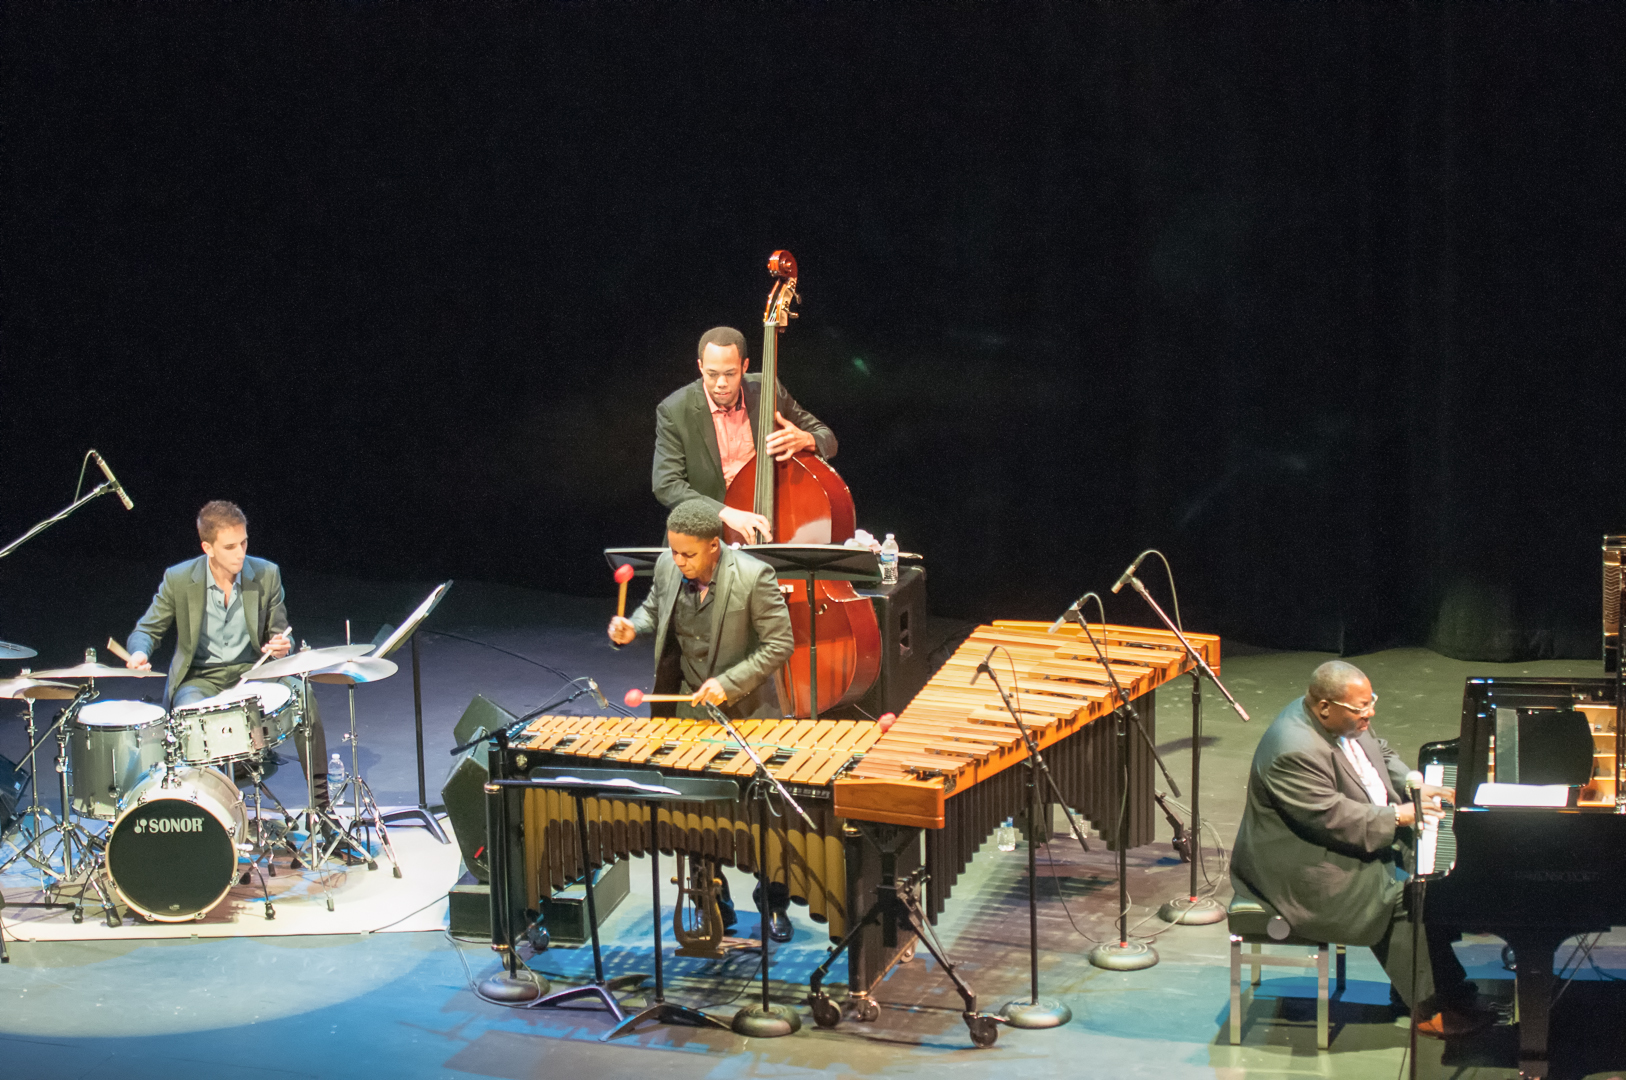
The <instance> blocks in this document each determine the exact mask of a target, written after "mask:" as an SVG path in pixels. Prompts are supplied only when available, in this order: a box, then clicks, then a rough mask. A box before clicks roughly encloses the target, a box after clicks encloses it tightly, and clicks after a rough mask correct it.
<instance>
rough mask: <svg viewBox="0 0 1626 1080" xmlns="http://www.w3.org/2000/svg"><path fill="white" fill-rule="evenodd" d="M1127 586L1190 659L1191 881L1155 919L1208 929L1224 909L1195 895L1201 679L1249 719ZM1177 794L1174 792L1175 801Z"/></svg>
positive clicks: (1147, 596) (1142, 588)
mask: <svg viewBox="0 0 1626 1080" xmlns="http://www.w3.org/2000/svg"><path fill="white" fill-rule="evenodd" d="M1128 578H1129V584H1130V585H1131V586H1133V587H1134V589H1135V591H1136V592H1138V593H1140V596H1141V599H1142V600H1145V601H1146V604H1147V606H1148V607H1150V608H1151V609H1152V612H1153V614H1155V615H1156V616H1157V618H1158V621H1159V622H1161V623H1162V624H1163V625H1164V626H1166V627H1168V629H1169V632H1170V633H1171V634H1173V635H1174V636H1175V638H1176V639H1178V640H1179V642H1180V645H1181V647H1182V648H1184V649H1185V650H1186V655H1187V656H1189V657H1190V658H1191V661H1192V669H1191V841H1190V842H1191V881H1190V883H1189V888H1188V889H1187V892H1186V895H1185V896H1182V897H1178V898H1176V899H1174V900H1170V901H1169V902H1168V903H1166V904H1164V905H1163V906H1162V907H1160V908H1158V910H1157V917H1158V918H1160V919H1162V920H1163V921H1164V922H1168V923H1179V924H1181V925H1182V926H1207V925H1209V924H1211V923H1217V922H1224V921H1225V908H1224V907H1222V906H1221V905H1220V904H1219V902H1218V901H1216V900H1215V899H1214V898H1213V897H1211V896H1201V897H1200V896H1198V895H1197V870H1198V863H1199V862H1201V860H1202V853H1203V819H1202V807H1201V801H1202V760H1203V676H1204V675H1207V676H1208V677H1209V678H1210V679H1212V680H1214V685H1215V686H1217V687H1219V692H1220V693H1221V694H1223V695H1224V696H1225V700H1226V701H1228V702H1230V704H1231V708H1233V709H1235V710H1236V714H1237V715H1238V716H1240V717H1242V719H1243V720H1244V721H1246V720H1248V719H1250V717H1249V716H1248V710H1246V709H1244V708H1243V707H1242V705H1241V703H1240V702H1238V701H1237V699H1236V698H1234V697H1232V696H1231V692H1230V691H1229V690H1227V689H1226V688H1225V684H1224V683H1222V682H1220V677H1219V676H1218V675H1217V674H1215V672H1214V669H1213V668H1211V667H1209V666H1208V661H1207V660H1205V659H1203V654H1202V653H1201V652H1199V651H1198V650H1197V648H1196V647H1195V646H1193V645H1192V644H1191V641H1190V640H1189V639H1188V638H1187V637H1186V635H1185V634H1184V633H1183V632H1182V631H1181V629H1180V627H1179V626H1178V625H1176V624H1175V622H1174V620H1172V619H1170V618H1169V616H1168V614H1167V613H1166V612H1164V610H1163V609H1162V608H1161V607H1160V606H1158V602H1157V601H1156V600H1153V599H1152V594H1151V593H1149V592H1147V591H1146V585H1145V584H1144V583H1143V582H1142V581H1141V580H1140V578H1138V577H1136V576H1135V575H1134V574H1133V573H1130V574H1129V575H1128ZM1179 795H1180V793H1179V792H1178V791H1176V792H1175V796H1176V797H1177V798H1178V797H1179Z"/></svg>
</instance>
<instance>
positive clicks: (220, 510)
mask: <svg viewBox="0 0 1626 1080" xmlns="http://www.w3.org/2000/svg"><path fill="white" fill-rule="evenodd" d="M198 539H199V540H200V541H201V542H202V546H203V554H202V555H201V556H199V557H197V558H195V559H188V560H187V561H186V562H183V563H177V564H176V565H174V566H172V567H170V568H169V569H168V570H166V571H164V579H163V581H161V582H159V584H158V592H157V594H156V595H154V596H153V598H152V603H151V604H150V605H149V606H148V608H147V613H146V614H145V615H143V616H142V617H141V621H140V622H139V623H137V624H136V628H135V630H134V631H133V632H131V634H130V639H129V641H128V642H126V644H125V648H127V649H128V650H129V652H130V659H129V660H128V661H127V662H126V663H125V666H126V667H131V668H140V669H143V670H150V669H151V668H152V662H151V659H150V658H151V656H152V654H153V651H154V650H155V649H156V648H157V647H158V643H159V642H160V641H162V640H163V637H164V635H165V634H166V633H168V632H169V628H170V627H171V626H173V627H175V635H176V638H177V641H176V646H175V656H174V658H173V659H172V660H171V661H170V662H169V682H168V683H167V684H166V686H165V691H164V699H165V702H166V705H167V706H168V707H169V708H180V707H181V706H185V705H192V704H195V703H197V702H199V701H202V700H204V699H205V698H211V697H214V696H215V695H216V694H219V693H221V692H222V691H224V690H226V689H228V688H230V687H233V686H236V685H237V681H238V679H240V678H241V677H242V675H243V673H244V672H246V671H247V670H248V669H249V668H250V667H252V666H253V664H254V661H255V660H256V659H257V658H258V657H260V656H261V655H264V654H269V655H270V656H271V657H273V658H280V657H283V656H287V655H288V652H289V650H290V649H292V648H293V640H292V636H291V634H290V633H289V630H288V610H287V608H286V606H285V605H284V603H283V592H282V571H280V570H278V569H277V564H276V563H273V562H267V561H266V560H264V559H254V558H250V557H249V554H248V518H247V517H246V516H244V514H243V511H242V510H240V509H238V508H237V506H236V504H234V503H229V502H225V501H223V500H216V501H214V502H211V503H209V504H207V505H206V506H204V508H203V509H202V510H200V511H198ZM298 685H299V684H298V683H297V682H291V686H292V687H293V688H294V689H295V690H296V691H297V689H298ZM304 716H305V722H306V723H307V724H309V725H310V749H309V755H310V756H309V758H308V759H307V757H306V753H307V751H306V747H305V736H304V734H303V733H299V734H296V735H295V736H294V740H293V741H294V745H295V746H296V747H297V748H298V751H299V763H300V765H301V766H302V767H305V768H307V769H308V768H309V765H310V762H311V761H315V762H316V763H317V769H316V775H315V789H316V805H317V806H319V807H321V808H323V809H324V810H325V809H326V808H327V807H328V785H327V769H326V766H325V764H324V763H325V762H326V761H327V735H326V733H325V732H324V731H323V730H322V718H321V714H320V713H319V712H318V711H317V708H316V700H315V698H314V696H313V697H312V698H311V699H310V700H308V701H307V702H306V703H305V709H304Z"/></svg>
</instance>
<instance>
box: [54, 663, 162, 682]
mask: <svg viewBox="0 0 1626 1080" xmlns="http://www.w3.org/2000/svg"><path fill="white" fill-rule="evenodd" d="M28 677H29V678H31V679H162V678H164V677H165V674H164V672H162V671H138V670H137V669H135V668H127V667H108V666H107V665H106V664H75V665H74V666H73V667H64V668H52V669H51V670H50V671H31V672H29V673H28Z"/></svg>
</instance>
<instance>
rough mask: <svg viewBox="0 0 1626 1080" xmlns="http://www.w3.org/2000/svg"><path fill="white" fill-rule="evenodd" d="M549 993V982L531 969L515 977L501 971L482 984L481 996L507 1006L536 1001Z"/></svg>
mask: <svg viewBox="0 0 1626 1080" xmlns="http://www.w3.org/2000/svg"><path fill="white" fill-rule="evenodd" d="M547 992H548V980H546V979H544V978H543V977H542V976H540V975H538V974H537V973H536V972H534V971H531V970H529V969H521V970H520V971H518V972H516V973H515V974H513V975H510V974H508V972H506V971H500V972H498V973H497V974H495V975H493V976H491V978H489V979H487V980H485V981H484V982H482V983H481V984H480V996H481V997H483V998H485V999H486V1000H487V1001H500V1002H502V1003H503V1004H505V1005H513V1004H518V1003H520V1002H524V1001H535V1000H536V999H537V998H539V997H541V996H542V995H543V994H546V993H547Z"/></svg>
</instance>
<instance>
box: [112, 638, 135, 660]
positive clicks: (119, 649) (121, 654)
mask: <svg viewBox="0 0 1626 1080" xmlns="http://www.w3.org/2000/svg"><path fill="white" fill-rule="evenodd" d="M107 651H108V652H110V653H112V654H113V655H114V656H116V657H118V658H119V659H120V660H123V661H124V662H125V663H126V664H128V663H129V662H130V654H129V652H128V651H127V650H126V649H125V648H124V646H123V645H120V644H119V643H118V642H116V641H114V640H113V639H112V638H108V639H107Z"/></svg>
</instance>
